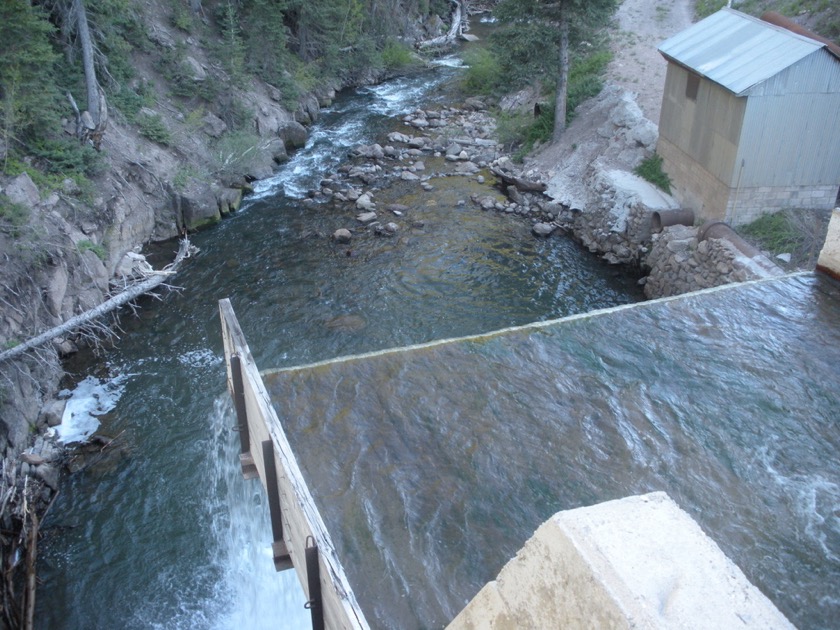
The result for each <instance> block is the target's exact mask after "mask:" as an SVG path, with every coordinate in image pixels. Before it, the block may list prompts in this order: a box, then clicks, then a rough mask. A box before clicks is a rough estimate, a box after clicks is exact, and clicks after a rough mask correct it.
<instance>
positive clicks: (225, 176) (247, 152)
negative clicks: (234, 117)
mask: <svg viewBox="0 0 840 630" xmlns="http://www.w3.org/2000/svg"><path fill="white" fill-rule="evenodd" d="M260 143H261V139H260V137H259V136H257V135H256V134H253V133H251V132H249V131H233V132H229V133H226V134H224V135H223V136H222V137H221V138H219V140H218V142H217V143H216V147H215V150H214V152H213V157H214V159H215V172H214V175H216V176H217V177H220V178H221V179H222V180H225V181H229V182H230V181H235V180H237V179H239V178H240V177H241V176H242V174H243V173H247V172H248V171H249V170H250V169H251V167H252V166H253V165H254V164H255V162H256V160H257V159H259V150H258V149H259V146H260Z"/></svg>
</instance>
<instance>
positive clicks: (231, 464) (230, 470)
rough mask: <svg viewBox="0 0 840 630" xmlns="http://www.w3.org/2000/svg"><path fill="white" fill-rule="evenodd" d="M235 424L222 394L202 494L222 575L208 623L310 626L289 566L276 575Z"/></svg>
mask: <svg viewBox="0 0 840 630" xmlns="http://www.w3.org/2000/svg"><path fill="white" fill-rule="evenodd" d="M235 422H236V417H235V415H234V411H233V406H232V404H231V402H230V399H229V397H228V396H227V395H226V394H225V395H224V396H222V397H220V398H218V399H217V400H216V402H215V404H214V407H213V412H212V416H211V418H210V423H211V427H210V428H211V430H212V431H213V436H214V440H213V445H214V451H213V453H212V456H213V458H214V460H215V461H214V470H213V474H214V478H213V483H212V487H213V489H214V494H213V495H212V496H209V497H208V502H209V505H208V511H209V512H210V513H211V514H212V519H213V526H212V530H213V535H214V536H215V537H216V540H215V543H216V544H215V548H216V549H218V552H219V558H218V563H219V566H220V567H222V569H223V577H222V579H221V580H220V582H219V584H218V591H219V592H218V597H217V602H218V603H220V604H221V603H223V605H221V606H219V608H218V609H216V610H215V611H214V613H213V614H214V615H215V618H211V619H208V622H209V623H208V625H209V626H210V627H212V628H214V629H217V630H227V629H230V630H239V629H241V628H248V629H249V630H260V629H262V628H265V629H266V630H268V629H271V630H276V629H277V628H285V629H287V630H295V629H297V628H307V629H308V628H311V626H312V623H311V618H310V614H309V611H307V610H305V609H304V607H303V605H304V602H305V601H306V597H305V595H304V593H303V589H301V587H300V583H299V582H298V579H297V575H296V574H295V572H294V571H293V570H290V571H283V572H281V573H278V572H277V571H275V570H274V562H273V560H272V555H271V525H270V522H269V516H268V503H267V499H266V496H265V491H264V490H263V487H262V485H261V484H260V482H259V481H258V480H256V479H251V480H245V479H243V478H242V473H241V471H240V469H239V444H238V438H237V436H236V434H235V433H234V432H232V431H231V430H230V428H231V427H232V426H234V424H235Z"/></svg>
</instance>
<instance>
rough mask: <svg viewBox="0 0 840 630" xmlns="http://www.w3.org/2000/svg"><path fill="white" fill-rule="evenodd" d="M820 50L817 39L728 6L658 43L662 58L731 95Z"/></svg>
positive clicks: (822, 46)
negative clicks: (708, 80)
mask: <svg viewBox="0 0 840 630" xmlns="http://www.w3.org/2000/svg"><path fill="white" fill-rule="evenodd" d="M823 48H824V45H823V44H821V43H819V42H817V41H814V40H812V39H808V38H807V37H803V36H801V35H797V34H795V33H792V32H790V31H788V30H785V29H783V28H781V27H778V26H775V25H772V24H769V23H767V22H762V21H761V20H758V19H757V18H753V17H750V16H748V15H744V14H743V13H739V12H738V11H734V10H732V9H722V10H720V11H718V12H717V13H715V14H713V15H711V16H709V17H707V18H706V19H704V20H701V21H700V22H698V23H696V24H694V25H692V26H691V27H689V28H688V29H686V30H684V31H683V32H681V33H677V34H676V35H674V36H673V37H671V38H669V39H667V40H665V41H664V42H663V43H662V44H661V45H660V46H659V50H660V51H661V52H662V53H663V54H664V55H665V56H666V57H670V58H672V59H674V60H676V61H677V62H678V63H680V64H682V65H684V66H686V67H688V68H690V69H692V70H694V71H696V72H697V73H698V74H701V75H703V76H705V77H708V78H709V79H711V80H712V81H715V82H716V83H719V84H720V85H722V86H724V87H725V88H727V89H729V90H731V91H733V92H735V93H741V92H743V91H744V90H748V89H749V88H751V87H752V86H754V85H756V84H758V83H761V82H762V81H765V80H767V79H769V78H770V77H772V76H774V75H776V74H778V73H779V72H781V71H782V70H784V69H785V68H787V67H789V66H790V65H792V64H794V63H796V62H797V61H799V60H800V59H803V58H805V57H807V56H808V55H811V54H812V53H814V52H817V51H820V50H822V49H823ZM832 58H833V57H832ZM835 62H836V63H838V65H840V62H837V61H836V60H835Z"/></svg>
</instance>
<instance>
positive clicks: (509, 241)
mask: <svg viewBox="0 0 840 630" xmlns="http://www.w3.org/2000/svg"><path fill="white" fill-rule="evenodd" d="M457 72H458V70H457V69H456V68H453V67H447V66H442V67H440V68H438V69H436V70H434V71H432V72H430V73H426V74H423V75H418V76H414V77H412V78H408V79H398V80H395V81H392V82H390V83H387V84H384V85H382V86H378V87H375V88H367V89H362V90H358V91H356V92H354V93H352V94H348V95H343V96H341V97H340V98H339V99H338V100H337V101H336V103H335V105H334V106H333V107H331V108H330V109H329V110H327V111H325V112H324V115H323V116H322V118H321V120H320V121H319V122H318V123H317V124H316V125H315V126H314V127H313V129H312V130H311V131H312V133H311V137H310V141H309V143H308V144H307V147H306V148H305V149H302V150H301V151H299V152H298V153H297V154H296V155H295V156H294V157H293V159H292V160H291V161H290V162H288V163H287V164H286V165H284V166H283V167H282V168H281V170H280V171H279V172H278V173H277V175H276V176H275V177H274V178H272V179H271V180H269V181H267V182H262V183H261V184H260V186H259V187H258V190H257V192H256V193H255V194H254V195H253V196H252V197H251V198H250V199H249V200H247V201H246V203H245V204H244V206H243V208H242V210H241V211H240V212H239V213H238V214H237V215H235V216H234V217H232V218H230V219H228V220H225V221H224V222H222V223H221V224H220V225H218V226H217V227H215V228H213V229H212V230H209V231H207V232H204V233H201V234H198V235H196V236H195V237H194V239H193V243H194V244H195V245H196V246H197V247H198V248H199V249H200V252H199V253H198V254H197V255H196V256H195V257H194V258H192V259H191V260H189V261H188V264H187V265H186V267H185V268H184V269H183V271H182V272H180V273H179V274H178V276H177V278H176V281H175V282H176V283H177V284H178V285H179V286H181V287H183V290H182V291H180V292H178V293H169V294H168V295H166V296H165V297H164V299H163V301H162V302H157V301H152V300H147V301H144V302H143V304H142V308H141V310H140V314H139V316H138V317H131V316H127V317H125V318H124V320H123V333H122V339H121V341H120V342H119V343H118V344H117V346H116V347H115V348H113V349H110V350H108V351H106V352H104V354H103V355H102V356H100V357H98V358H96V359H95V360H94V359H87V360H83V361H78V362H77V363H75V364H73V365H71V366H70V368H71V369H72V370H74V372H75V373H74V378H73V384H72V385H68V386H69V387H71V388H72V387H73V386H75V384H76V383H78V382H81V385H80V386H79V387H78V388H77V389H76V390H75V391H76V394H75V395H74V398H73V401H74V405H77V408H79V409H81V408H82V407H83V406H84V404H85V403H86V402H87V403H90V404H93V405H94V406H96V407H98V409H99V413H98V415H97V416H96V420H98V421H99V422H101V426H100V427H99V429H98V430H99V432H100V433H102V434H105V435H108V436H112V437H114V438H116V440H117V443H118V444H120V445H121V446H122V450H121V453H122V456H121V457H119V458H116V459H113V458H111V459H107V460H102V462H101V463H99V464H94V465H91V466H88V467H86V468H84V469H83V470H82V471H80V472H77V473H75V474H73V475H71V476H69V477H68V478H66V479H65V481H64V485H63V487H62V491H61V494H60V495H59V498H58V500H57V502H56V504H55V505H54V506H53V508H52V511H51V513H50V515H49V518H48V520H47V522H46V523H45V535H46V537H45V540H44V544H43V547H42V550H41V555H40V558H39V560H40V566H39V574H40V577H41V579H42V580H43V585H42V586H41V587H40V589H39V592H38V606H37V616H36V619H37V622H36V624H37V627H39V628H166V629H172V628H190V629H201V628H208V629H209V628H214V629H216V628H246V627H247V628H297V627H300V628H305V627H308V623H309V613H308V612H307V611H306V610H304V608H303V604H304V597H303V594H302V591H301V590H300V588H299V586H298V585H297V583H296V578H295V576H294V573H293V572H285V573H283V574H277V573H275V572H274V569H273V566H272V561H271V555H270V547H269V545H268V542H269V540H270V527H269V525H268V520H267V508H266V506H265V500H264V497H263V494H262V492H261V488H260V486H259V484H258V483H257V482H255V481H251V482H246V481H243V480H242V479H241V477H240V475H239V471H238V468H237V466H238V460H237V456H236V447H235V439H236V435H235V434H234V433H233V432H232V431H231V427H232V426H233V424H234V419H233V414H232V410H231V407H230V404H229V402H228V396H227V392H226V389H225V381H224V374H225V371H224V366H223V362H222V347H221V339H220V330H219V322H218V311H217V302H218V300H219V299H221V298H225V297H229V298H230V299H231V301H232V303H233V306H234V308H235V309H236V312H237V315H238V317H239V319H240V322H241V323H242V326H243V329H244V330H246V331H247V334H248V338H249V343H250V345H251V348H252V351H253V353H254V355H255V358H256V360H257V363H258V365H261V366H264V367H280V366H291V365H298V364H303V363H310V362H312V361H317V360H323V359H328V358H332V357H336V356H341V355H346V354H352V353H359V352H366V351H371V350H377V349H382V348H388V347H396V346H403V345H407V344H415V343H422V342H425V341H430V340H433V339H439V338H451V337H457V336H462V335H470V334H478V333H482V332H486V331H490V330H495V329H499V328H503V327H507V326H512V325H520V324H525V323H527V322H531V321H537V320H546V319H553V318H557V317H562V316H565V315H569V314H573V313H580V312H586V311H589V310H592V309H596V308H604V307H609V306H614V305H619V304H626V303H631V302H635V301H639V300H641V299H642V294H641V292H640V290H639V288H638V286H637V284H636V280H637V278H636V276H634V275H633V274H632V273H625V272H622V271H620V270H617V269H616V268H613V267H609V266H606V265H605V264H603V263H602V262H601V261H599V260H597V259H595V258H594V257H592V256H591V255H590V254H588V253H587V252H586V251H584V250H582V249H581V248H580V247H579V246H578V245H576V244H575V243H574V242H572V241H571V240H567V239H564V238H552V239H549V240H538V239H535V238H534V237H533V236H531V234H530V226H529V225H528V224H526V223H525V222H523V221H521V220H518V219H514V218H511V217H506V216H501V215H497V214H495V213H492V212H490V213H488V212H482V211H481V210H479V209H477V208H475V207H474V206H471V205H470V204H469V203H467V204H466V205H463V206H459V205H458V203H457V202H458V201H459V200H461V199H467V198H468V197H469V195H470V194H471V193H472V192H474V191H475V190H476V189H475V187H476V186H478V184H476V183H475V181H474V180H468V179H467V178H448V179H447V180H446V181H447V182H448V185H447V186H445V187H444V186H442V185H439V186H438V190H436V191H433V192H431V193H423V195H422V196H419V197H418V198H417V200H416V201H415V203H414V204H413V206H412V208H411V209H410V210H409V212H408V213H407V216H406V217H404V218H402V220H401V223H402V225H401V228H400V231H399V233H398V236H396V237H393V238H381V237H375V236H374V235H373V234H366V235H359V236H358V237H357V238H355V239H354V241H353V243H352V244H351V245H350V246H338V245H336V244H334V243H333V242H332V241H331V240H330V239H329V238H328V235H329V234H332V232H333V231H334V230H335V229H337V228H339V227H353V226H354V224H355V220H354V218H353V216H352V214H348V213H347V212H338V211H337V210H336V209H335V208H332V207H330V206H327V205H318V204H314V205H313V204H306V203H303V201H302V197H303V196H304V194H305V191H306V190H307V189H308V188H311V187H314V186H316V185H317V183H318V181H319V180H320V178H322V177H323V176H324V174H325V173H327V172H329V171H330V170H331V169H333V168H334V167H335V166H336V165H337V164H338V163H339V162H340V161H341V160H342V159H343V158H344V157H345V156H346V153H347V151H348V150H349V148H351V147H353V146H355V145H358V144H361V143H370V142H372V141H374V140H376V139H377V138H380V137H381V135H382V134H383V133H385V132H387V131H388V130H391V129H395V128H396V127H397V126H398V121H397V120H396V118H395V117H398V116H400V115H402V114H405V113H407V112H409V111H411V110H412V109H414V108H416V107H417V106H418V105H421V104H425V105H428V103H429V102H433V101H434V100H435V99H438V100H440V99H443V98H446V94H447V92H445V91H440V86H441V85H442V84H444V83H445V82H446V81H448V80H450V79H451V78H452V77H453V76H454V75H456V74H457ZM487 192H489V190H487ZM394 194H397V193H394ZM400 194H403V193H400ZM176 247H177V245H176V244H173V245H171V249H173V250H174V249H175V248H176ZM81 415H83V414H82V412H81V411H80V412H79V416H81Z"/></svg>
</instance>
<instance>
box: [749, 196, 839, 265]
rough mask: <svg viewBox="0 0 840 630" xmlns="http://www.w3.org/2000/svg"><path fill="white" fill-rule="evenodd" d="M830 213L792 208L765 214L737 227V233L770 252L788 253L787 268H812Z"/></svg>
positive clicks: (820, 246) (818, 253) (826, 229)
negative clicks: (789, 257) (789, 256)
mask: <svg viewBox="0 0 840 630" xmlns="http://www.w3.org/2000/svg"><path fill="white" fill-rule="evenodd" d="M830 217H831V213H830V212H826V211H820V210H807V209H803V208H792V209H789V210H782V211H779V212H776V213H773V214H766V215H764V216H762V217H760V218H758V219H756V220H755V221H753V222H752V223H749V224H747V225H744V226H741V227H740V228H738V233H739V234H740V235H741V236H743V237H744V238H745V239H746V240H748V241H749V242H751V243H752V244H753V245H755V246H756V247H758V248H759V249H761V250H763V251H766V252H770V253H771V254H774V255H776V254H790V255H791V259H790V263H789V264H788V268H792V269H813V268H814V267H815V266H816V264H817V260H818V259H819V255H820V251H821V250H822V247H823V245H824V243H825V235H826V232H827V231H828V222H829V219H830Z"/></svg>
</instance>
